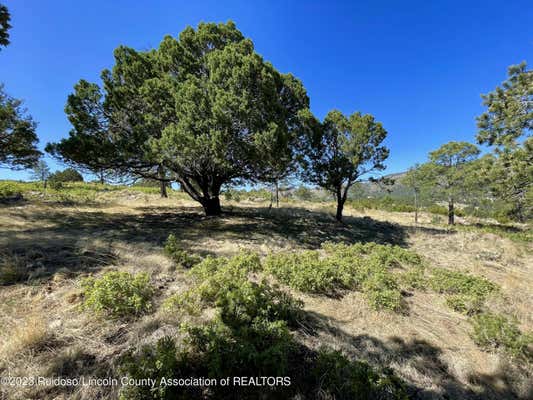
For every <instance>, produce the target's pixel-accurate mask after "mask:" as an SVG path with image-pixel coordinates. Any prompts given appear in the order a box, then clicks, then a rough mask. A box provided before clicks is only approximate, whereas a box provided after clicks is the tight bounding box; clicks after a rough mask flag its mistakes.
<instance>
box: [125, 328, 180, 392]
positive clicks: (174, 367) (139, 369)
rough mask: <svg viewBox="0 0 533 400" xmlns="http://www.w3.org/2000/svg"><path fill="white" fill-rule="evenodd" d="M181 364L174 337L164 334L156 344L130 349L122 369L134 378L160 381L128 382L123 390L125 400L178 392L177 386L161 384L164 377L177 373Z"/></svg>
mask: <svg viewBox="0 0 533 400" xmlns="http://www.w3.org/2000/svg"><path fill="white" fill-rule="evenodd" d="M178 367H179V361H178V351H177V349H176V345H175V343H174V340H173V339H172V338H170V337H163V338H161V339H159V340H158V341H157V344H156V345H155V346H152V345H144V346H143V347H142V348H141V349H140V351H138V352H135V351H132V350H130V351H129V352H127V353H126V354H125V355H124V356H123V357H122V358H121V362H120V366H119V372H120V373H121V374H123V375H124V376H127V377H129V378H132V379H139V380H140V379H147V378H151V379H154V380H155V381H156V382H157V384H156V385H155V386H154V387H152V386H149V385H144V386H143V385H138V386H136V385H131V386H130V385H125V386H122V388H121V390H120V396H119V398H120V399H121V400H134V399H158V400H159V399H161V400H164V399H173V398H176V397H174V396H176V394H177V393H178V389H177V387H174V386H165V385H161V384H160V383H161V380H162V378H165V379H171V378H174V377H176V376H177V372H178Z"/></svg>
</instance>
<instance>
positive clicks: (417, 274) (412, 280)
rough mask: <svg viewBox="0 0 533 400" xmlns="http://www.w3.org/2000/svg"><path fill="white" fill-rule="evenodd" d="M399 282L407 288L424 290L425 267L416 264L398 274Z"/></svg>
mask: <svg viewBox="0 0 533 400" xmlns="http://www.w3.org/2000/svg"><path fill="white" fill-rule="evenodd" d="M400 281H401V283H402V284H403V285H404V286H406V287H407V288H408V289H419V290H425V289H426V288H427V286H428V277H427V276H426V267H425V266H423V265H416V266H414V267H413V268H410V269H408V270H407V271H406V272H404V273H402V274H401V275H400Z"/></svg>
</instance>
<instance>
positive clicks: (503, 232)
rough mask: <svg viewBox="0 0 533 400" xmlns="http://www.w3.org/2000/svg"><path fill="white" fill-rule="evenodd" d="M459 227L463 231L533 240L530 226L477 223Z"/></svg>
mask: <svg viewBox="0 0 533 400" xmlns="http://www.w3.org/2000/svg"><path fill="white" fill-rule="evenodd" d="M457 229H460V230H462V231H473V232H487V233H493V234H495V235H498V236H500V237H504V238H508V239H510V240H513V241H515V242H524V243H531V242H533V230H532V229H531V228H528V227H526V228H522V227H517V226H514V225H494V224H476V225H464V226H457Z"/></svg>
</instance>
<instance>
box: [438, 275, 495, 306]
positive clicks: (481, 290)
mask: <svg viewBox="0 0 533 400" xmlns="http://www.w3.org/2000/svg"><path fill="white" fill-rule="evenodd" d="M428 283H429V286H430V287H431V288H432V289H433V290H435V291H436V292H438V293H444V294H447V295H449V297H448V298H447V304H448V305H449V306H450V307H451V308H453V309H454V310H456V311H459V312H462V313H464V314H475V313H478V312H480V311H481V309H482V306H483V303H484V302H485V300H486V298H487V297H488V296H489V295H490V294H491V293H494V292H496V291H497V290H498V289H499V288H498V286H497V285H496V284H495V283H493V282H491V281H489V280H487V279H485V278H481V277H477V276H473V275H469V274H464V273H461V272H457V271H449V270H445V269H433V271H432V276H431V278H430V279H429V281H428Z"/></svg>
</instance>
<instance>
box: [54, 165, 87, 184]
mask: <svg viewBox="0 0 533 400" xmlns="http://www.w3.org/2000/svg"><path fill="white" fill-rule="evenodd" d="M48 180H49V181H55V182H83V176H82V175H81V174H80V173H79V172H78V171H76V170H75V169H74V168H67V169H65V170H63V171H56V172H54V173H53V174H51V175H50V176H49V177H48Z"/></svg>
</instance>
